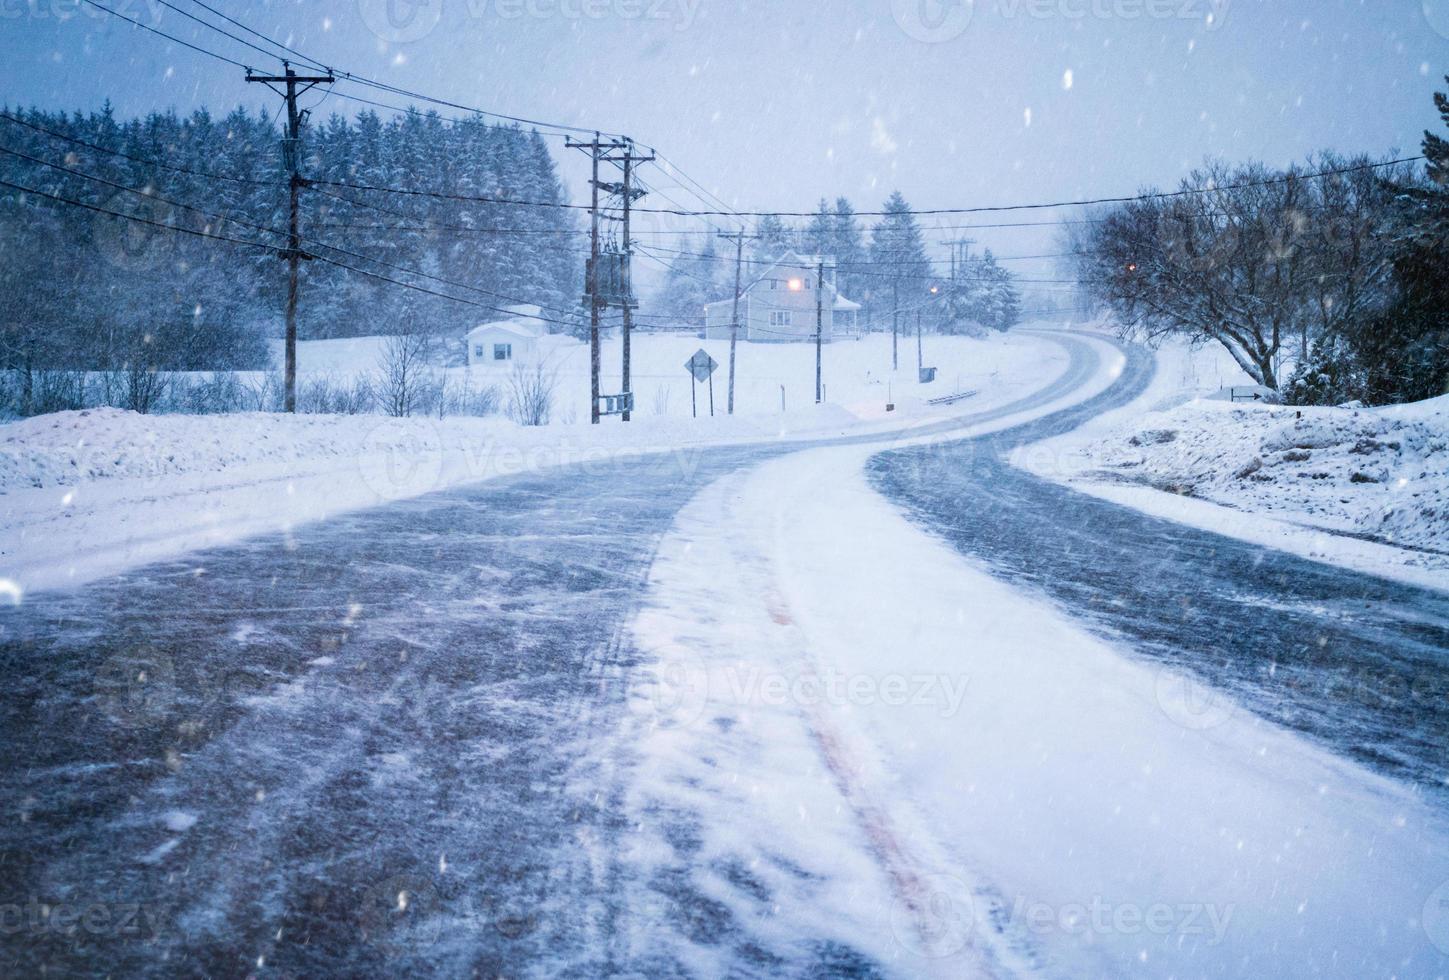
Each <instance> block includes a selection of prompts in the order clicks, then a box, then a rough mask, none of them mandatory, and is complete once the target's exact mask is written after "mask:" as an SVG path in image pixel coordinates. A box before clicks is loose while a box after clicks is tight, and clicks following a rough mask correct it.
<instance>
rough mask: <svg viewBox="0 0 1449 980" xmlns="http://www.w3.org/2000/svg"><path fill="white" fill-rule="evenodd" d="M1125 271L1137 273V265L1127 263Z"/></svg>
mask: <svg viewBox="0 0 1449 980" xmlns="http://www.w3.org/2000/svg"><path fill="white" fill-rule="evenodd" d="M1127 271H1128V272H1136V271H1137V263H1136V262H1129V263H1128V264H1127Z"/></svg>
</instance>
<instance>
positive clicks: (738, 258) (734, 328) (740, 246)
mask: <svg viewBox="0 0 1449 980" xmlns="http://www.w3.org/2000/svg"><path fill="white" fill-rule="evenodd" d="M719 237H720V238H723V239H724V240H725V241H730V242H734V243H735V305H734V310H733V311H732V312H731V313H730V384H729V410H728V413H729V414H730V415H733V414H735V345H736V343H738V341H739V333H740V275H741V273H742V272H743V267H744V264H745V241H746V239H748V240H749V241H755V240H756V239H758V238H759V237H760V236H759V235H746V234H745V233H744V231H743V229H742V230H740V231H737V232H735V233H733V234H729V233H726V232H720V233H719Z"/></svg>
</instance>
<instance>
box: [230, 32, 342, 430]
mask: <svg viewBox="0 0 1449 980" xmlns="http://www.w3.org/2000/svg"><path fill="white" fill-rule="evenodd" d="M282 71H283V74H281V75H255V74H253V73H252V72H251V71H250V70H248V71H247V81H248V82H260V83H261V84H263V85H265V86H267V88H269V89H271V90H272V91H273V92H276V93H277V94H278V95H280V96H282V98H284V99H286V100H287V135H286V137H285V138H284V139H283V140H282V160H283V162H284V163H285V164H286V167H287V174H288V185H289V198H290V210H289V215H288V219H287V247H286V248H284V249H282V250H281V252H280V253H279V254H280V255H281V257H282V258H284V259H286V260H287V339H286V343H285V347H286V360H287V363H286V368H285V381H284V393H283V396H282V398H283V408H284V409H285V410H286V411H288V412H295V411H297V290H298V287H299V285H300V279H301V275H300V273H301V263H302V260H303V259H310V258H312V256H310V255H308V254H307V253H306V252H304V251H302V232H301V219H300V218H299V216H298V213H297V212H298V205H299V204H300V200H299V198H300V195H301V191H302V188H303V187H305V186H306V184H307V182H306V181H305V180H303V179H302V123H303V121H304V120H305V119H306V116H307V113H306V111H305V110H299V109H298V108H297V97H298V96H299V95H302V94H303V93H305V92H306V91H308V90H309V89H311V88H312V87H313V86H315V85H331V84H332V83H333V82H335V81H336V80H337V79H336V78H334V77H333V76H332V74H331V73H328V74H326V75H298V74H297V73H296V72H294V71H293V70H292V66H291V65H290V64H289V63H288V62H285V61H284V62H282ZM278 85H285V86H286V91H283V90H281V89H279V88H277V86H278Z"/></svg>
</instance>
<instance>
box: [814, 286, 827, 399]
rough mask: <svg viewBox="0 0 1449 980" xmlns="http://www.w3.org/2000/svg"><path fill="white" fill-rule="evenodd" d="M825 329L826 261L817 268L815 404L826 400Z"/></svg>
mask: <svg viewBox="0 0 1449 980" xmlns="http://www.w3.org/2000/svg"><path fill="white" fill-rule="evenodd" d="M824 329H825V260H824V259H818V260H816V266H815V404H817V405H819V404H820V403H821V402H822V401H823V400H824V392H825V385H824V383H823V379H822V377H821V373H820V343H821V339H820V338H821V334H822V333H823V332H824Z"/></svg>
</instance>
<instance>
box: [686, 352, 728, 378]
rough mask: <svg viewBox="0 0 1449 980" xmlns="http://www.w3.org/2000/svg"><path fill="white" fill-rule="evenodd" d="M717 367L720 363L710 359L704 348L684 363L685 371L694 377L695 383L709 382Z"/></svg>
mask: <svg viewBox="0 0 1449 980" xmlns="http://www.w3.org/2000/svg"><path fill="white" fill-rule="evenodd" d="M717 367H719V362H718V361H716V360H715V359H714V358H712V357H710V356H709V353H708V352H707V351H705V350H704V349H703V348H700V349H699V350H697V351H695V352H694V356H693V357H691V358H690V359H689V360H687V361H685V362H684V370H686V371H688V372H689V373H690V374H692V375H694V380H695V381H708V380H709V378H710V375H712V374H714V369H715V368H717Z"/></svg>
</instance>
